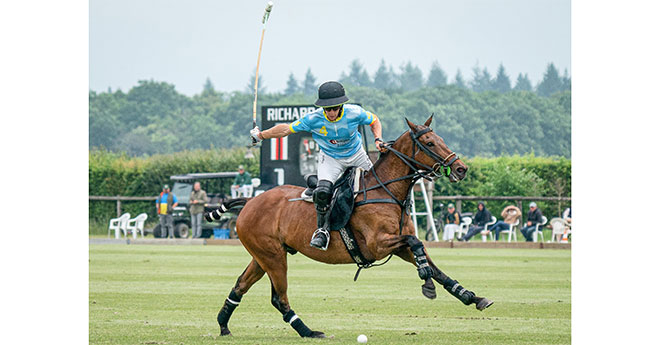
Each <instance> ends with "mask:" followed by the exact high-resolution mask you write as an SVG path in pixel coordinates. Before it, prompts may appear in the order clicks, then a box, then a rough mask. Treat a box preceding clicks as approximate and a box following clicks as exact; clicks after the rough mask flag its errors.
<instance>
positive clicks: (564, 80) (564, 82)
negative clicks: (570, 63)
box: [561, 68, 571, 91]
mask: <svg viewBox="0 0 660 345" xmlns="http://www.w3.org/2000/svg"><path fill="white" fill-rule="evenodd" d="M561 90H562V91H565V90H569V91H570V90H571V77H569V76H568V68H564V75H563V76H562V77H561Z"/></svg>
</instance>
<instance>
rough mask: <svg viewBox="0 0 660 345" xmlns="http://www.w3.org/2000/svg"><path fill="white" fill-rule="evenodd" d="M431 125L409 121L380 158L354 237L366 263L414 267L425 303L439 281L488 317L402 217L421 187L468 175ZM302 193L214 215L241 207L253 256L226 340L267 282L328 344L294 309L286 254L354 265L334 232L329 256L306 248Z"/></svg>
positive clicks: (241, 225) (312, 216) (310, 208)
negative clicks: (389, 261)
mask: <svg viewBox="0 0 660 345" xmlns="http://www.w3.org/2000/svg"><path fill="white" fill-rule="evenodd" d="M432 119H433V115H431V117H429V118H428V120H426V122H425V123H424V125H421V126H420V125H416V124H414V123H412V122H410V121H409V120H408V119H406V123H407V125H408V127H410V131H409V132H407V133H404V134H403V135H401V136H400V137H399V138H398V139H397V140H396V141H395V142H394V143H389V145H388V146H387V147H388V152H386V153H384V154H381V157H380V158H379V159H378V160H377V161H376V163H375V164H374V166H373V168H372V169H370V170H369V171H368V172H366V174H365V176H364V179H363V180H362V182H363V185H362V187H361V188H363V189H362V190H361V194H362V195H361V196H360V195H358V197H357V199H356V200H362V199H365V200H367V201H369V200H373V201H374V202H373V203H372V202H366V203H363V204H362V205H359V203H358V204H356V207H355V209H354V212H353V215H352V216H351V218H350V220H349V223H348V226H349V227H350V228H351V229H353V231H354V234H355V238H356V241H357V244H358V246H359V248H360V249H361V251H362V254H363V256H364V258H366V259H367V260H368V261H369V262H373V261H376V260H381V259H383V258H385V257H387V256H388V255H389V256H391V255H392V254H393V255H396V256H398V257H400V258H401V259H403V260H405V261H408V262H410V263H412V264H414V265H415V266H416V267H417V270H418V274H419V277H420V278H421V279H422V280H423V281H424V284H423V285H422V293H423V294H424V296H426V297H427V298H430V299H433V298H435V297H436V294H435V285H434V283H433V280H435V281H436V282H438V283H440V284H441V285H442V286H443V287H444V288H445V289H446V290H447V291H448V292H449V293H450V294H451V295H453V296H454V297H456V298H458V299H459V300H460V301H461V302H463V304H465V305H470V304H476V308H477V309H478V310H483V309H485V308H487V307H489V306H490V305H491V304H492V303H493V302H492V301H490V300H488V299H486V298H483V297H477V296H476V295H475V294H474V293H473V292H472V291H469V290H467V289H465V288H463V287H462V286H461V285H460V284H459V283H458V282H457V281H455V280H452V279H451V278H449V277H448V276H447V275H446V274H444V273H443V272H442V271H440V269H439V268H438V267H437V266H436V265H435V264H434V263H433V261H431V259H430V258H429V257H428V255H427V253H426V251H425V248H424V245H423V244H422V242H421V241H419V239H417V237H415V236H414V235H413V234H414V227H413V225H412V221H411V218H410V216H409V215H408V214H406V212H405V211H406V209H407V206H408V205H409V204H408V202H409V199H408V198H409V195H410V189H411V188H412V186H413V185H414V182H415V181H416V180H417V179H419V178H421V177H424V178H433V177H438V176H440V174H439V173H438V172H443V173H442V175H443V176H446V177H448V178H449V180H450V181H451V182H458V181H460V180H462V179H463V178H465V174H466V172H467V169H468V168H467V167H466V166H465V164H464V163H463V162H461V160H460V159H459V158H458V156H456V154H455V153H454V152H452V151H451V150H450V149H449V148H448V147H447V145H445V143H444V141H443V139H442V138H441V137H439V136H438V135H437V134H435V133H434V132H433V131H432V130H431V129H430V128H429V125H430V124H431V121H432ZM406 134H409V135H406ZM444 171H446V172H447V173H446V174H445V173H444ZM383 181H386V182H383ZM303 190H304V188H303V187H298V186H291V185H283V186H278V187H275V188H273V189H270V190H268V191H266V192H264V193H262V194H260V195H258V196H256V197H254V198H251V199H245V198H239V199H232V200H229V201H226V202H225V203H223V205H222V207H221V210H219V211H217V212H225V211H226V210H228V209H229V208H232V207H236V206H241V205H243V209H242V210H241V211H240V213H239V216H238V219H237V221H236V232H237V234H238V237H239V239H240V240H241V243H242V244H243V246H244V247H245V249H246V250H247V251H248V253H250V255H251V256H252V261H251V262H250V263H249V264H248V266H247V268H246V269H245V271H243V273H242V274H241V275H240V276H239V277H238V280H237V281H236V285H235V286H234V287H233V288H232V290H231V292H230V293H229V296H228V298H227V299H226V300H225V303H224V305H223V307H222V309H221V310H220V312H219V313H218V318H217V320H218V324H219V325H220V334H221V335H223V336H224V335H231V332H230V331H229V328H228V323H229V319H230V318H231V315H232V313H233V311H234V309H236V307H237V306H238V305H239V303H240V301H241V298H242V297H243V295H245V294H246V293H247V292H248V290H249V289H250V287H251V286H252V285H254V284H255V283H256V282H257V281H258V280H259V279H261V278H262V277H263V275H264V274H268V277H269V278H270V283H271V303H272V304H273V306H274V307H275V308H276V309H277V310H278V311H279V312H280V313H282V316H283V319H284V321H285V322H287V323H289V324H290V325H291V326H292V327H293V328H294V329H295V330H296V331H297V332H298V334H299V335H300V336H301V337H310V338H324V337H325V334H324V333H323V332H319V331H312V330H311V329H309V328H308V327H307V326H306V325H305V324H304V323H303V321H302V320H301V319H300V318H299V317H298V315H296V313H295V312H294V311H293V309H291V307H290V305H289V301H288V298H287V252H291V253H295V252H296V251H297V252H300V253H302V254H303V255H305V256H307V257H309V258H311V259H313V260H316V261H320V262H324V263H327V264H352V263H354V261H353V259H352V257H351V256H350V255H349V253H348V251H347V249H346V247H345V246H344V244H343V242H342V239H341V238H340V235H339V233H338V231H331V238H330V244H329V246H328V249H327V250H326V251H322V250H319V249H316V248H313V247H311V246H310V245H309V238H310V237H311V235H312V232H313V231H314V230H315V229H316V225H317V224H316V209H315V208H314V205H313V204H312V203H307V202H301V201H293V202H292V201H289V199H292V198H297V197H299V196H300V195H301V193H302V191H303ZM358 194H360V193H358ZM365 195H366V196H365ZM406 201H408V202H406ZM208 216H209V215H208V214H207V217H208ZM356 278H357V276H356Z"/></svg>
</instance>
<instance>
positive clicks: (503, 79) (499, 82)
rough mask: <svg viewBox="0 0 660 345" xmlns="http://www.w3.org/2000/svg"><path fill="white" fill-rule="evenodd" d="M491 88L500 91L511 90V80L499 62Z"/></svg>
mask: <svg viewBox="0 0 660 345" xmlns="http://www.w3.org/2000/svg"><path fill="white" fill-rule="evenodd" d="M493 88H494V89H495V91H499V92H502V93H504V92H509V91H511V80H510V79H509V76H508V75H507V74H506V71H504V66H503V65H502V64H500V67H499V68H498V69H497V77H495V82H494V83H493Z"/></svg>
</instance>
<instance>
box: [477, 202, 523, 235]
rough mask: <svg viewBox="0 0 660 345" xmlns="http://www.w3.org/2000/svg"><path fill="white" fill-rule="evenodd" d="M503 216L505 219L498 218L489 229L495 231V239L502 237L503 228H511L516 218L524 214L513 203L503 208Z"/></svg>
mask: <svg viewBox="0 0 660 345" xmlns="http://www.w3.org/2000/svg"><path fill="white" fill-rule="evenodd" d="M501 216H502V219H504V220H503V221H502V220H498V221H497V222H496V223H495V224H493V225H492V226H491V227H490V229H488V231H493V232H494V233H495V241H498V240H499V239H500V232H501V231H502V230H509V227H510V226H511V225H512V224H513V223H515V222H516V219H518V217H520V216H522V211H520V209H519V208H517V207H515V206H513V205H509V206H507V207H505V208H504V210H502V213H501ZM486 234H488V232H486Z"/></svg>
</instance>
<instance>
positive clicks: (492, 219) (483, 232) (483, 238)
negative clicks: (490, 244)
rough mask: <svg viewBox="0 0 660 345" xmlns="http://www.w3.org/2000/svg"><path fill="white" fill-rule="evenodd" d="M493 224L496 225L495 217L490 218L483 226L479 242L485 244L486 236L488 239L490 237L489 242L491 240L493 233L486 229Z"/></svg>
mask: <svg viewBox="0 0 660 345" xmlns="http://www.w3.org/2000/svg"><path fill="white" fill-rule="evenodd" d="M495 223H497V218H495V216H490V222H488V223H486V224H484V229H483V230H481V241H482V242H486V235H488V237H490V240H491V241H492V240H493V232H492V231H488V227H489V226H491V225H493V224H495Z"/></svg>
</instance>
